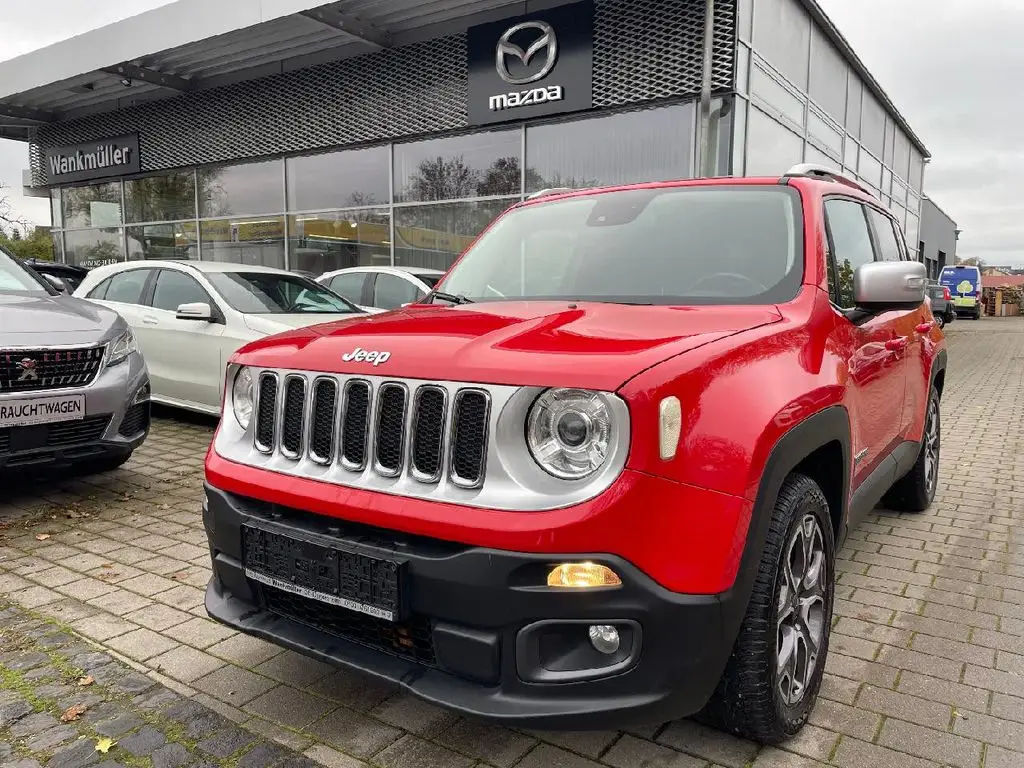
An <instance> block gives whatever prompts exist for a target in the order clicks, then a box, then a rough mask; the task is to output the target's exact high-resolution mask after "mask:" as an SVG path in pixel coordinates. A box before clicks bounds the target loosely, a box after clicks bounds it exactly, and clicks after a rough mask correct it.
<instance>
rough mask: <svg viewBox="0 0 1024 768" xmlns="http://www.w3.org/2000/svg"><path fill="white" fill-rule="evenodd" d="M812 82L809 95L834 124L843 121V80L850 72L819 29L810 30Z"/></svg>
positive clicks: (814, 26)
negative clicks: (830, 117)
mask: <svg viewBox="0 0 1024 768" xmlns="http://www.w3.org/2000/svg"><path fill="white" fill-rule="evenodd" d="M811 62H812V63H811V82H810V85H809V86H808V95H809V96H810V97H811V98H812V99H814V101H815V102H817V104H818V106H820V107H821V108H822V109H824V110H825V111H826V112H828V114H829V115H831V116H832V119H834V120H835V121H836V122H839V123H842V122H843V120H844V119H845V117H846V77H847V73H848V71H849V68H848V67H847V66H846V62H845V61H844V60H843V57H842V56H841V55H840V53H839V51H837V50H836V47H835V46H834V45H832V41H831V40H829V39H828V38H827V37H825V33H824V32H822V31H821V30H820V29H819V28H818V26H817V25H816V24H815V25H812V30H811Z"/></svg>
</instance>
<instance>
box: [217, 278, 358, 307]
mask: <svg viewBox="0 0 1024 768" xmlns="http://www.w3.org/2000/svg"><path fill="white" fill-rule="evenodd" d="M206 278H207V279H208V280H209V281H210V282H211V283H212V284H213V287H214V288H216V289H217V291H218V292H219V293H220V295H221V296H223V297H224V301H226V302H227V303H228V304H230V305H231V307H232V308H233V309H235V310H237V311H238V312H243V313H245V314H247V315H299V314H303V315H305V314H314V315H326V314H331V315H337V314H343V315H347V314H353V313H357V312H359V311H360V310H359V309H357V308H356V306H355V305H354V304H351V303H349V302H348V301H346V300H345V299H343V298H342V297H341V296H339V295H338V294H336V293H334V292H333V291H331V290H329V289H327V288H325V287H324V286H322V285H320V284H319V283H315V282H313V281H312V280H310V279H309V278H306V277H302V276H300V275H277V274H274V273H272V272H207V273H206Z"/></svg>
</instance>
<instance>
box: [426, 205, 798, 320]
mask: <svg viewBox="0 0 1024 768" xmlns="http://www.w3.org/2000/svg"><path fill="white" fill-rule="evenodd" d="M802 278H803V238H802V220H801V213H800V200H799V196H798V193H797V192H796V190H794V189H792V188H790V187H785V186H771V187H768V186H764V187H761V186H737V185H729V186H716V187H708V186H703V187H675V188H661V189H640V190H629V191H620V192H606V193H601V194H597V195H589V196H585V197H579V198H572V199H567V200H561V201H552V202H550V203H540V204H535V205H529V206H525V207H523V208H519V209H516V210H513V211H511V212H509V213H508V214H507V215H506V216H505V217H504V218H502V219H501V220H499V221H498V222H497V223H496V224H495V225H494V226H493V227H492V228H491V229H490V230H489V231H488V232H487V233H485V234H484V235H483V236H482V237H481V238H480V239H479V240H478V241H477V242H476V244H475V245H474V246H473V247H471V248H470V249H469V251H467V253H466V255H465V256H464V257H463V258H462V260H461V261H459V263H458V264H456V265H455V267H454V268H453V269H452V271H451V272H450V273H449V275H448V277H447V278H446V279H445V280H444V281H443V282H442V283H441V285H440V286H439V289H440V290H441V291H442V292H443V293H447V294H450V295H456V296H464V297H466V298H468V299H471V300H474V301H500V300H502V299H568V300H579V301H606V302H620V303H636V304H669V305H684V304H774V303H780V302H785V301H790V300H791V299H793V298H794V297H795V296H796V293H797V290H798V289H799V287H800V282H801V280H802Z"/></svg>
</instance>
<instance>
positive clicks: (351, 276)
mask: <svg viewBox="0 0 1024 768" xmlns="http://www.w3.org/2000/svg"><path fill="white" fill-rule="evenodd" d="M364 282H366V273H365V272H346V273H345V274H343V275H338V276H337V277H333V278H331V282H330V289H331V290H332V291H334V292H335V293H337V294H339V295H341V296H343V297H345V298H346V299H348V300H349V301H351V302H352V303H353V304H362V303H363V283H364Z"/></svg>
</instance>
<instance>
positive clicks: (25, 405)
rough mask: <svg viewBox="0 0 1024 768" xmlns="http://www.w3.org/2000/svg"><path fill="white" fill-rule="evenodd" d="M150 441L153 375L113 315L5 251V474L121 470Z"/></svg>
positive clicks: (0, 399)
mask: <svg viewBox="0 0 1024 768" xmlns="http://www.w3.org/2000/svg"><path fill="white" fill-rule="evenodd" d="M148 433H149V373H148V371H147V370H146V363H145V361H144V360H143V359H142V355H141V354H140V353H139V351H138V347H137V346H136V344H135V337H134V336H133V335H132V332H131V329H129V327H128V324H127V323H126V322H125V321H124V319H123V318H122V317H121V316H120V315H118V314H117V313H116V312H114V311H112V310H109V309H106V308H104V307H101V306H98V305H96V304H93V303H91V302H88V301H83V300H82V299H76V298H74V297H72V296H67V295H65V294H62V293H60V292H59V291H57V290H56V289H55V288H54V287H53V286H51V285H49V284H48V283H47V282H46V281H45V280H44V279H43V278H41V277H40V276H39V275H38V274H35V273H33V272H32V271H31V270H28V269H26V268H25V267H23V266H22V265H21V264H19V263H18V262H17V261H15V260H14V259H13V258H11V256H10V255H8V254H7V253H5V252H4V251H3V250H2V249H0V472H4V471H13V470H17V471H25V470H30V469H36V468H39V469H44V468H48V467H55V466H68V465H74V466H76V467H80V468H82V469H84V470H86V471H96V472H101V471H104V470H108V469H113V468H114V467H118V466H120V465H121V464H123V463H124V462H125V461H127V460H128V457H129V456H131V455H132V451H134V450H135V449H136V448H138V447H139V446H140V445H142V443H143V441H144V440H145V439H146V436H147V434H148Z"/></svg>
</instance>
